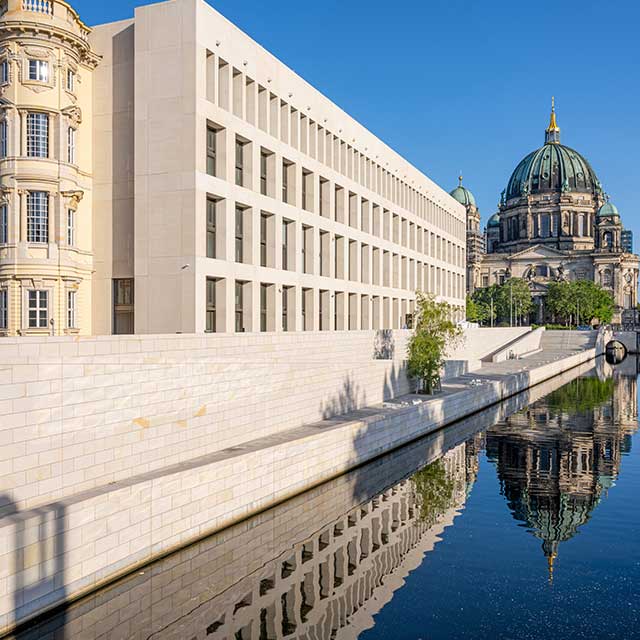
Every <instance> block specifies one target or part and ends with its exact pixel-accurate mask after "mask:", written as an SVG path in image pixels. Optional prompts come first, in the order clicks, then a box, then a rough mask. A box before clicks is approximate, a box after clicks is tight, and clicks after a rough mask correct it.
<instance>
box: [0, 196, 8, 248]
mask: <svg viewBox="0 0 640 640" xmlns="http://www.w3.org/2000/svg"><path fill="white" fill-rule="evenodd" d="M7 242H9V206H8V205H6V204H3V205H0V244H7Z"/></svg>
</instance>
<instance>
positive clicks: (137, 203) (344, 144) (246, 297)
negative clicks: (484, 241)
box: [92, 0, 465, 333]
mask: <svg viewBox="0 0 640 640" xmlns="http://www.w3.org/2000/svg"><path fill="white" fill-rule="evenodd" d="M125 34H126V35H125ZM92 44H93V46H94V47H95V49H96V51H98V52H99V53H100V54H101V55H102V56H103V60H102V63H101V65H100V67H99V68H98V69H97V71H96V83H98V84H99V85H100V87H101V89H100V91H104V92H105V94H106V97H107V98H110V96H109V92H110V91H113V92H114V96H113V98H112V99H111V104H109V99H107V100H106V101H105V104H104V105H101V106H103V107H104V109H103V112H102V114H101V116H100V117H102V122H98V123H97V124H96V136H97V137H98V136H101V139H104V141H105V147H106V149H107V150H109V149H110V148H112V151H113V152H115V146H116V145H115V144H114V143H113V142H110V141H109V135H112V134H111V130H110V128H109V126H110V125H109V118H110V117H112V116H113V113H116V112H119V113H120V115H121V117H122V118H124V119H125V124H124V125H123V126H124V128H125V130H127V132H128V131H129V127H133V132H132V135H130V136H129V135H128V136H125V138H124V140H123V141H122V144H120V145H119V147H120V149H119V150H120V153H121V156H120V161H119V162H118V163H117V165H118V166H119V167H121V168H123V167H127V169H126V170H125V169H124V168H123V169H122V176H121V178H122V183H121V186H120V187H118V188H116V186H115V185H114V186H113V188H111V189H110V188H109V187H110V182H111V180H112V169H111V167H110V166H109V164H108V153H107V154H106V157H105V158H104V161H105V163H106V164H105V166H101V165H100V164H99V163H101V160H102V159H98V158H96V185H97V184H100V185H101V187H100V191H101V192H102V191H104V193H101V197H103V198H104V200H101V202H100V207H103V206H104V209H105V211H104V215H105V217H106V220H105V221H104V225H105V226H104V227H101V229H102V228H104V230H105V233H102V232H96V236H95V238H96V243H100V242H103V240H104V239H106V240H109V239H110V243H108V246H107V248H106V249H102V248H101V249H100V250H97V255H100V256H104V265H105V268H104V269H103V268H102V267H101V264H100V263H101V262H102V260H101V261H100V262H97V263H96V264H97V270H96V271H97V273H96V280H97V281H98V280H100V279H102V278H104V281H103V284H98V285H97V286H98V287H100V289H101V293H100V296H101V297H104V295H105V293H106V291H107V288H108V278H109V268H108V264H109V253H110V251H112V249H113V248H115V247H118V248H119V250H120V251H121V252H122V256H123V262H122V266H123V268H122V269H121V270H120V271H119V273H120V274H121V275H115V273H116V270H115V269H114V270H113V271H112V273H111V277H130V276H132V275H133V276H134V277H135V297H136V303H135V331H136V332H137V333H173V332H182V333H192V332H197V333H201V332H204V331H205V330H215V331H216V332H234V331H236V330H237V329H238V328H239V327H240V328H241V329H242V330H243V331H246V332H250V331H259V330H260V329H263V330H266V331H275V332H279V331H281V330H282V329H283V320H282V317H283V305H284V301H285V297H286V301H287V307H288V314H287V325H288V326H287V328H288V330H301V329H303V328H306V329H308V330H317V329H326V330H328V329H347V328H352V329H381V328H400V327H402V326H403V325H404V324H405V322H406V315H407V314H410V313H411V312H412V311H413V305H414V292H415V290H428V291H433V292H434V293H436V294H438V295H439V296H441V297H442V298H444V299H447V300H449V301H450V302H452V303H453V304H454V305H456V306H457V307H460V308H461V307H462V306H463V297H464V267H463V263H464V243H465V221H464V209H463V207H462V206H461V205H459V204H458V203H457V202H455V201H454V200H453V199H452V198H450V196H449V195H448V194H447V193H446V192H445V191H443V190H442V189H440V188H439V187H438V186H437V185H435V184H434V183H433V182H432V181H430V180H429V179H428V178H427V177H426V176H424V174H422V173H420V172H419V171H418V170H417V169H415V168H414V167H412V166H411V165H410V164H408V163H407V162H406V161H405V160H404V159H403V158H401V157H400V156H399V155H398V154H396V153H395V152H393V151H392V150H391V149H389V147H387V146H386V145H384V143H382V142H381V141H380V140H379V139H377V138H376V137H375V136H373V135H372V134H371V133H370V132H368V131H367V130H366V129H364V128H363V127H362V126H361V125H360V124H358V123H357V122H355V121H354V120H353V119H352V118H350V117H349V116H348V115H347V114H346V113H344V112H343V111H342V110H340V109H339V108H338V107H336V106H335V105H334V104H332V103H331V102H330V101H329V100H327V99H326V98H325V97H324V96H322V95H321V94H320V93H319V92H318V91H317V90H315V89H314V88H312V87H311V86H310V85H308V84H307V83H306V82H305V81H304V80H302V79H301V78H300V77H299V76H297V75H296V74H295V73H293V72H292V71H291V70H290V69H288V68H287V67H285V66H284V65H283V64H282V63H281V62H280V61H278V60H277V59H276V58H274V57H273V56H272V55H270V54H269V53H268V52H266V51H265V50H264V49H262V47H260V46H259V45H258V44H256V43H255V42H254V41H253V40H251V39H250V38H249V37H248V36H247V35H246V34H244V33H242V32H241V31H240V30H239V29H238V28H237V27H235V26H234V25H232V24H231V23H229V22H228V21H227V20H226V19H225V18H223V17H222V16H221V15H220V14H218V13H217V12H216V11H214V10H213V9H212V8H211V7H210V6H209V5H208V4H207V3H205V2H202V1H201V0H171V1H169V2H164V3H159V4H154V5H147V6H144V7H138V8H137V9H136V11H135V17H134V20H133V21H132V22H124V23H117V24H116V25H102V26H98V27H96V28H95V29H94V32H93V34H92ZM116 56H117V57H118V58H119V59H122V60H123V61H124V62H123V67H122V69H121V73H120V74H119V75H120V77H118V78H115V75H114V74H113V73H112V60H113V59H114V58H115V57H116ZM128 65H131V68H130V67H129V66H128ZM125 67H126V72H125V71H124V68H125ZM130 72H132V73H133V79H132V78H131V75H130ZM116 90H118V91H119V92H121V94H122V95H121V99H120V100H119V101H118V102H119V106H118V107H114V106H113V105H114V104H115V103H116V98H115V91H116ZM127 96H128V98H127ZM125 103H126V104H125ZM132 104H133V107H131V105H132ZM131 108H133V114H134V122H133V124H132V121H131ZM125 109H126V111H125ZM118 110H119V111H118ZM208 126H210V127H214V128H215V130H216V132H217V133H216V154H217V155H216V161H215V163H214V165H215V170H214V171H209V172H208V170H207V146H206V143H207V127H208ZM117 130H120V128H118V129H117ZM113 131H114V132H115V131H116V128H114V129H113ZM126 141H135V142H134V148H132V147H131V145H130V144H126ZM236 141H239V142H241V143H242V145H243V147H242V148H243V151H242V154H241V155H242V173H243V175H242V180H241V181H240V182H242V184H237V183H238V182H239V180H238V179H237V177H236V164H237V163H236V159H237V158H236ZM261 153H266V154H268V156H269V157H268V160H267V162H266V167H265V170H266V171H265V175H264V177H265V181H264V185H265V186H264V187H263V186H262V185H263V183H262V181H261V176H262V169H261ZM265 157H266V156H265ZM283 162H286V163H290V169H288V170H287V176H288V184H289V190H288V195H287V197H286V200H287V202H285V201H284V199H285V198H284V196H283V181H284V175H283ZM114 166H115V165H114ZM129 167H132V169H131V170H130V171H129ZM211 173H215V175H211ZM267 174H268V175H267ZM303 176H307V177H306V178H305V181H306V182H305V185H304V189H303ZM131 180H133V182H134V185H135V186H134V204H133V207H134V214H133V217H134V219H135V222H133V221H132V220H131V209H130V207H131V206H132V202H131V200H130V199H129V197H128V195H123V194H128V193H129V189H130V186H131ZM103 187H104V189H103ZM336 188H340V189H339V191H338V192H336ZM109 191H111V193H112V194H118V195H119V196H121V197H122V198H123V199H124V200H125V202H123V203H122V207H121V209H120V211H121V215H122V224H121V225H120V226H119V228H117V227H118V225H116V224H115V222H110V216H112V215H114V214H113V213H109V212H110V211H112V212H113V211H115V210H116V209H115V207H113V205H112V204H110V200H109V198H110V197H111V196H110V195H109ZM263 191H264V192H266V193H263ZM303 191H304V197H305V202H304V203H303V201H302V200H303ZM208 198H209V199H211V198H213V199H215V200H216V201H217V205H216V214H215V218H216V233H217V238H216V256H215V257H213V258H212V257H208V254H207V219H206V215H207V200H208ZM238 207H240V208H242V210H243V212H244V213H243V230H242V236H243V237H242V239H241V240H240V243H241V245H242V247H243V256H242V258H241V259H237V255H236V236H237V235H238V234H237V233H236V229H237V227H236V217H237V216H236V209H237V208H238ZM100 215H103V213H102V212H101V213H100ZM263 215H264V216H268V220H269V222H268V224H267V227H268V229H267V231H266V234H265V237H264V243H262V242H261V240H262V237H261V236H262V231H261V218H262V216H263ZM125 220H126V222H125ZM284 222H288V223H290V227H289V236H290V237H289V244H288V251H287V252H285V253H287V254H288V259H287V260H288V265H286V268H285V265H284V263H283V260H284V258H283V244H284V240H283V230H282V229H283V223H284ZM101 225H102V223H101ZM132 225H133V227H134V232H133V236H134V241H133V245H132V244H131V235H132ZM261 244H264V247H265V248H264V255H263V254H262V253H261V251H262V249H261ZM303 249H304V251H303ZM303 253H304V254H305V255H304V257H303ZM132 263H133V272H132V271H131V264H132ZM207 278H213V279H215V281H216V284H215V301H214V303H213V305H212V306H213V308H214V309H215V317H216V320H215V322H214V323H213V324H212V326H209V327H207V324H206V312H205V307H206V306H207V296H206V279H207ZM237 283H240V284H241V285H242V292H243V293H242V302H241V303H240V304H238V299H237V296H236V284H237ZM263 286H264V287H265V289H264V290H262V287H263ZM261 291H262V293H261ZM96 295H97V294H96ZM261 295H262V297H261ZM98 307H100V309H102V310H104V308H105V305H104V304H103V302H102V301H96V302H95V303H94V308H95V309H98ZM303 308H304V313H303ZM236 312H237V313H238V314H239V315H240V316H241V320H239V321H238V320H237V319H236ZM101 315H103V316H104V315H105V314H104V312H102V314H101ZM107 315H108V314H107ZM303 316H304V320H303ZM109 321H110V318H108V319H107V321H106V322H105V321H103V319H100V320H97V321H96V332H97V333H103V332H106V331H107V329H108V326H109Z"/></svg>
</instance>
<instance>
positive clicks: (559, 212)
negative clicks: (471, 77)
mask: <svg viewBox="0 0 640 640" xmlns="http://www.w3.org/2000/svg"><path fill="white" fill-rule="evenodd" d="M460 188H461V187H458V188H456V189H455V190H454V191H452V195H453V196H454V197H456V198H457V199H459V201H461V202H462V199H461V198H459V196H458V195H457V194H459V191H460ZM465 191H466V192H467V194H468V195H467V196H466V199H467V200H468V201H469V202H463V204H465V205H466V208H467V219H468V220H469V222H468V224H467V226H468V228H473V226H474V225H475V224H476V220H477V213H476V209H475V204H473V205H472V204H470V203H473V202H474V199H473V195H472V194H470V192H468V190H466V189H465ZM623 233H624V231H623V227H622V222H621V219H620V214H619V212H618V210H617V208H616V207H615V206H614V204H613V203H612V202H609V198H608V196H607V195H606V194H605V192H604V190H603V188H602V185H601V183H600V180H599V179H598V177H597V175H596V174H595V172H594V170H593V169H592V168H591V165H590V164H589V162H588V161H587V160H586V159H585V158H584V157H583V156H582V155H580V154H579V153H578V152H577V151H575V150H574V149H571V148H569V147H566V146H564V145H562V144H561V143H560V128H559V127H558V124H557V121H556V114H555V108H554V107H553V106H552V110H551V119H550V122H549V126H548V128H547V129H546V133H545V143H544V145H543V146H542V147H540V148H539V149H537V150H536V151H533V152H531V153H529V154H528V155H527V156H526V157H525V158H524V159H523V160H522V161H521V162H520V163H519V164H518V165H517V167H516V168H515V170H514V172H513V174H512V175H511V177H510V179H509V182H508V184H507V188H506V189H505V190H504V191H503V192H502V195H501V198H500V205H499V211H498V212H497V213H495V214H494V215H493V216H491V218H490V219H489V222H488V223H487V226H486V231H485V235H486V254H484V255H480V256H477V254H474V255H470V257H469V264H468V280H467V287H468V290H469V291H470V292H473V291H474V290H475V289H476V288H481V287H488V286H489V285H491V284H495V283H498V284H499V283H502V282H504V281H505V280H506V279H508V278H509V277H519V278H524V279H525V280H527V281H528V283H529V286H530V289H531V293H532V295H533V297H534V301H535V302H536V311H535V312H534V314H533V317H532V320H534V321H543V320H544V319H545V310H544V297H545V295H546V291H547V285H548V283H549V282H551V281H554V280H555V281H561V280H593V281H594V282H597V283H599V284H601V285H602V286H603V287H604V288H605V289H608V290H609V291H611V293H612V294H613V297H614V301H615V305H616V311H615V314H614V321H620V320H625V319H627V318H630V319H632V318H633V317H634V310H635V307H636V304H637V288H638V271H639V268H640V259H639V258H638V256H637V255H634V254H632V253H631V252H630V246H629V243H628V239H626V240H625V241H624V242H623Z"/></svg>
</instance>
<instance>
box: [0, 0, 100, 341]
mask: <svg viewBox="0 0 640 640" xmlns="http://www.w3.org/2000/svg"><path fill="white" fill-rule="evenodd" d="M54 5H55V8H56V11H55V12H54V10H53V9H54ZM0 26H1V32H0V110H1V115H0V333H12V334H14V335H15V334H22V335H36V334H39V333H56V334H63V333H71V334H73V333H78V332H79V331H80V330H81V328H82V327H85V326H86V327H88V326H89V325H90V323H91V316H90V305H89V302H90V299H91V273H92V269H93V260H92V256H93V251H92V244H93V243H92V231H91V219H92V197H91V192H92V184H91V172H92V146H91V126H92V123H91V110H92V73H93V70H94V69H95V67H96V64H97V62H98V56H97V55H96V54H95V53H94V52H93V51H92V49H91V46H90V44H89V33H90V30H89V29H88V28H87V27H86V26H85V25H84V24H83V22H82V21H81V20H80V18H79V17H78V14H77V13H76V12H75V11H74V10H73V9H72V8H71V7H70V6H68V5H67V4H66V3H64V2H53V1H47V2H37V1H35V0H4V2H2V3H0Z"/></svg>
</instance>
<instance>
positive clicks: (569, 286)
mask: <svg viewBox="0 0 640 640" xmlns="http://www.w3.org/2000/svg"><path fill="white" fill-rule="evenodd" d="M545 304H546V307H547V310H548V311H549V312H550V313H551V314H552V315H553V319H554V321H558V320H561V321H563V322H564V323H565V324H566V325H567V326H571V325H572V324H574V323H575V324H591V323H593V322H594V321H598V322H611V318H612V317H613V310H614V304H613V296H612V295H611V293H610V292H609V291H607V290H606V289H603V288H602V286H601V285H599V284H596V283H595V282H593V281H591V280H575V281H574V282H550V283H549V286H548V288H547V296H546V300H545Z"/></svg>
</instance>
